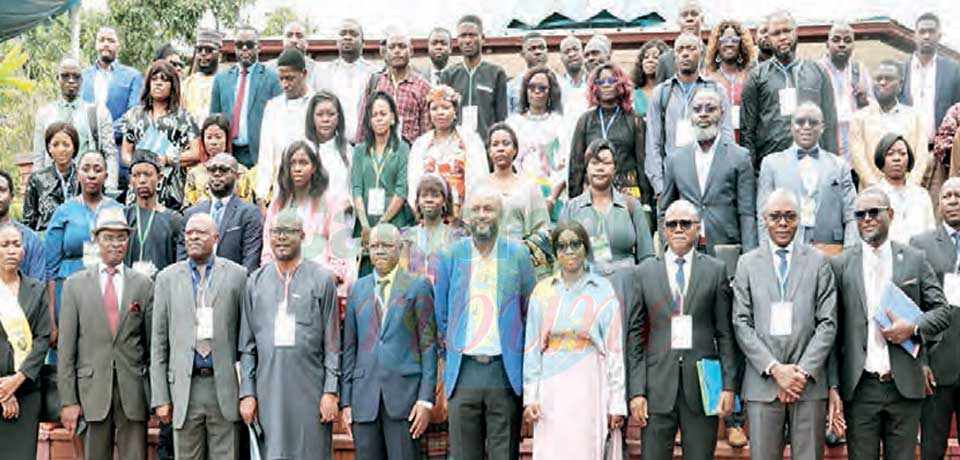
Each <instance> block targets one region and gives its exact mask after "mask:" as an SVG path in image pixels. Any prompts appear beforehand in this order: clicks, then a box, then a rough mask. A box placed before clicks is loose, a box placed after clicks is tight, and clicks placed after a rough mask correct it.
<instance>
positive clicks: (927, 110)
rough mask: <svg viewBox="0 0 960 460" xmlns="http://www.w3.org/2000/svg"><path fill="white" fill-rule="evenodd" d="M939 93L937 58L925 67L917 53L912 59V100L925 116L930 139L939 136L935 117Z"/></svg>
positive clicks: (924, 119) (924, 120)
mask: <svg viewBox="0 0 960 460" xmlns="http://www.w3.org/2000/svg"><path fill="white" fill-rule="evenodd" d="M936 92H937V56H936V55H934V56H933V59H931V60H930V64H927V65H923V64H922V63H921V62H920V59H919V58H917V55H916V53H914V55H913V57H912V58H910V99H911V100H912V102H913V106H914V107H915V108H916V109H917V110H918V111H920V114H921V116H923V123H924V126H926V127H927V129H928V130H929V132H928V133H927V136H928V139H933V138H934V136H936V134H937V125H936V119H935V115H934V110H935V107H936V100H937V99H936V98H937V95H936Z"/></svg>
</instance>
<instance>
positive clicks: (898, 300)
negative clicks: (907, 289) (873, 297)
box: [873, 283, 923, 359]
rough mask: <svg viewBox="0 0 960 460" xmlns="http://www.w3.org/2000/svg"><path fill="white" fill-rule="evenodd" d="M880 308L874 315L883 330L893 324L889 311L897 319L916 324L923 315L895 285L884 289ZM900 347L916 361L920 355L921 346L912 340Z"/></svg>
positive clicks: (890, 284)
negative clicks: (888, 314)
mask: <svg viewBox="0 0 960 460" xmlns="http://www.w3.org/2000/svg"><path fill="white" fill-rule="evenodd" d="M880 307H881V308H878V309H877V312H876V313H875V314H874V315H873V319H874V320H876V322H877V324H879V325H880V327H882V328H887V327H890V324H891V323H890V319H889V318H887V312H886V311H887V310H890V311H891V312H893V314H894V315H896V316H897V318H903V319H906V320H908V321H912V322H914V323H916V322H917V318H918V317H919V316H920V315H922V314H923V312H922V311H920V308H919V307H917V304H915V303H913V300H911V299H910V297H908V296H907V295H906V294H904V293H903V291H901V290H900V288H898V287H897V286H896V285H894V284H893V283H887V286H886V287H885V288H884V289H883V295H882V296H880ZM900 346H901V347H903V349H904V350H906V351H907V353H909V354H910V356H913V358H914V359H916V357H917V354H918V353H920V344H919V343H914V341H913V340H911V339H907V340H906V341H905V342H903V343H901V344H900Z"/></svg>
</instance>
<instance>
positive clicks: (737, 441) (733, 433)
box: [727, 427, 747, 449]
mask: <svg viewBox="0 0 960 460" xmlns="http://www.w3.org/2000/svg"><path fill="white" fill-rule="evenodd" d="M727 444H730V447H733V448H734V449H740V448H743V447H746V445H747V433H746V432H744V431H743V428H741V427H736V428H727Z"/></svg>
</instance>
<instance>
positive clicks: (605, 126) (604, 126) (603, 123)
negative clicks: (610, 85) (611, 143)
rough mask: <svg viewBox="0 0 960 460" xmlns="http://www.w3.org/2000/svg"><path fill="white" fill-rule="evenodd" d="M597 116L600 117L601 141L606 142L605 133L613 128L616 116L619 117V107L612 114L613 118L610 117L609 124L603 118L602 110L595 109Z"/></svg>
mask: <svg viewBox="0 0 960 460" xmlns="http://www.w3.org/2000/svg"><path fill="white" fill-rule="evenodd" d="M597 114H599V115H600V134H601V135H602V136H603V140H607V132H608V131H610V127H611V126H613V122H614V121H615V120H616V119H617V115H620V106H617V111H616V112H613V116H612V117H610V122H609V123H608V122H606V121H605V120H604V119H603V118H604V117H603V109H602V108H599V107H598V108H597Z"/></svg>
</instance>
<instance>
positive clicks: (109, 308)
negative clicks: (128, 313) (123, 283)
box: [103, 267, 120, 336]
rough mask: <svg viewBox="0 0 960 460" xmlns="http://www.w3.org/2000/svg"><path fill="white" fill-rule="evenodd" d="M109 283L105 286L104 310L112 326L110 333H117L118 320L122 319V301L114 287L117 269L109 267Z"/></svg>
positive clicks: (114, 334)
mask: <svg viewBox="0 0 960 460" xmlns="http://www.w3.org/2000/svg"><path fill="white" fill-rule="evenodd" d="M106 271H107V284H106V286H104V288H103V310H104V312H105V313H106V314H107V324H108V325H109V326H110V335H112V336H116V335H117V320H119V319H120V302H118V301H117V290H116V289H115V288H114V287H113V275H115V274H116V273H117V269H116V268H113V267H107V268H106Z"/></svg>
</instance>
